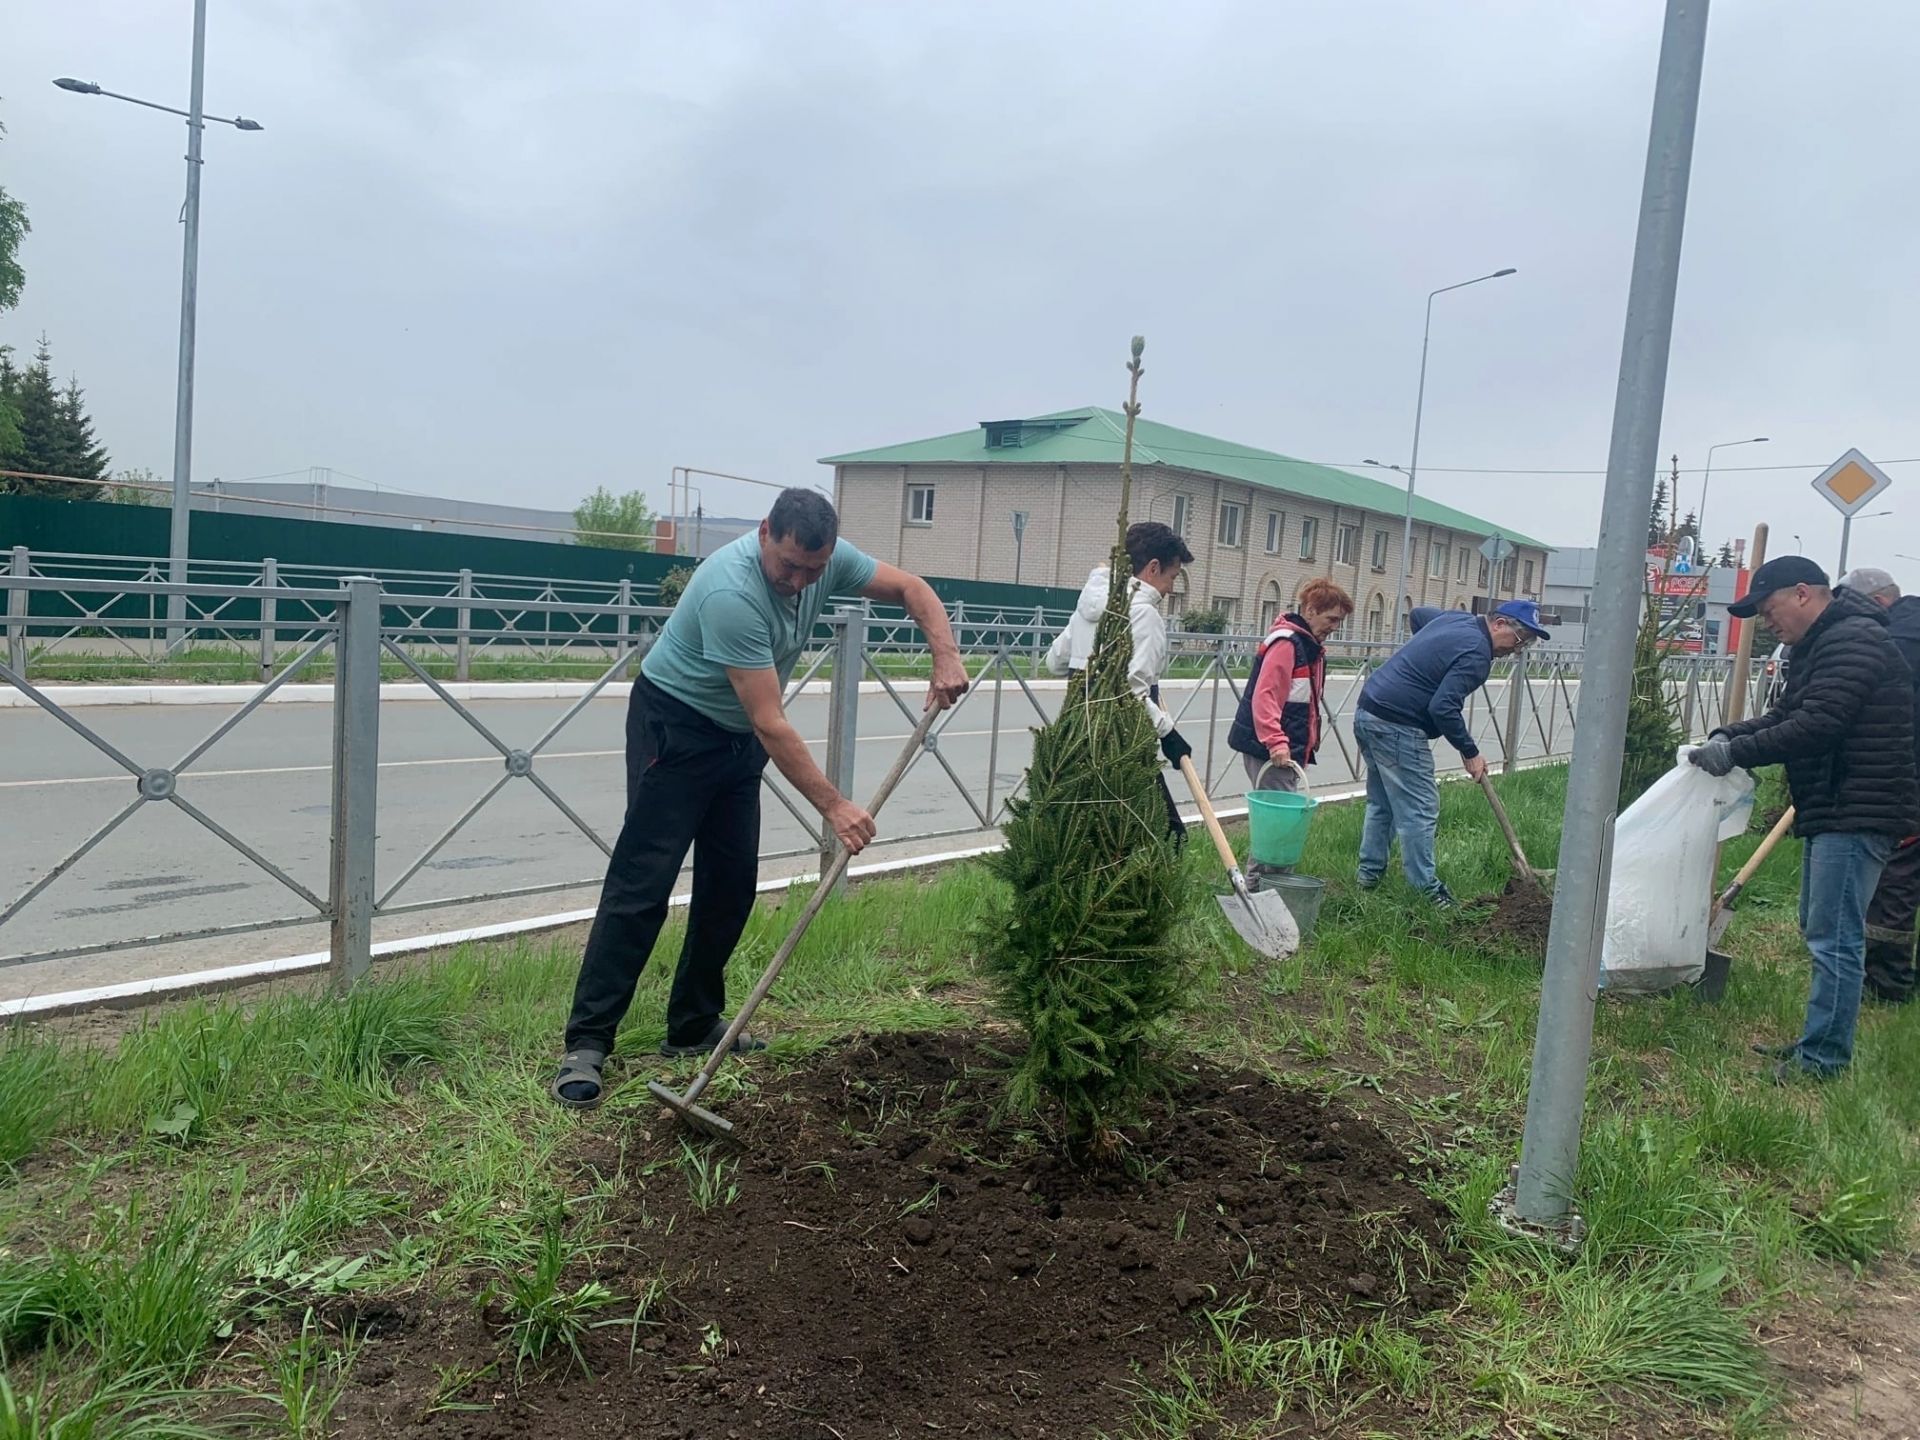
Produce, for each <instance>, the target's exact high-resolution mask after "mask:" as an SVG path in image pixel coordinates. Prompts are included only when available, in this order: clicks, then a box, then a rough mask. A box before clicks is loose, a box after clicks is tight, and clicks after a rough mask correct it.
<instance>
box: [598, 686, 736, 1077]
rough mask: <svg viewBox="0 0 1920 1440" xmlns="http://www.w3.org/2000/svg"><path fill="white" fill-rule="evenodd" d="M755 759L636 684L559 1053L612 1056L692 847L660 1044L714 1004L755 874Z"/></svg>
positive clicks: (709, 1023)
mask: <svg viewBox="0 0 1920 1440" xmlns="http://www.w3.org/2000/svg"><path fill="white" fill-rule="evenodd" d="M766 765H767V752H766V751H765V750H764V749H763V748H762V747H761V745H760V742H759V740H758V739H757V738H755V737H754V736H753V735H751V734H746V735H741V734H737V733H735V732H733V731H731V730H724V729H722V728H721V727H720V726H718V725H716V724H714V723H713V721H711V720H709V719H707V717H706V716H704V715H702V714H700V712H699V711H697V710H694V709H692V708H690V707H689V706H686V705H683V704H681V703H680V702H679V701H678V700H675V699H674V698H673V697H672V696H670V695H668V694H666V692H664V691H662V690H660V689H658V688H657V687H655V686H654V685H653V684H651V683H650V682H649V681H647V680H646V679H645V678H641V679H638V680H636V681H635V682H634V686H633V698H632V699H631V700H630V701H629V703H628V706H627V814H626V819H625V821H624V823H622V825H621V827H620V838H619V840H618V841H616V842H615V844H614V847H613V859H612V860H611V861H610V862H609V863H608V865H607V880H606V884H605V886H604V887H602V889H601V892H600V909H599V912H598V913H597V914H596V915H595V916H594V918H593V930H592V932H591V933H590V934H589V935H588V936H587V948H586V953H585V954H584V955H583V956H582V957H581V960H580V978H579V980H578V981H577V982H576V983H575V985H574V988H573V1012H572V1014H571V1015H569V1016H568V1017H567V1049H569V1050H573V1049H577V1048H579V1047H581V1046H593V1047H596V1048H598V1049H601V1050H608V1051H611V1050H612V1049H613V1037H614V1033H615V1032H616V1031H617V1030H618V1029H619V1028H620V1022H621V1020H622V1019H624V1018H625V1017H626V1013H627V1007H628V1006H629V1005H631V1004H632V1003H633V990H634V986H635V985H637V984H638V983H639V980H640V972H641V971H643V970H644V969H646V965H647V957H648V956H649V955H650V954H651V953H652V951H653V944H654V941H655V940H656V939H658V938H659V935H660V926H661V925H662V923H664V922H665V920H666V918H667V900H668V898H669V897H670V896H671V895H672V894H673V884H674V881H675V880H676V879H677V878H678V877H679V874H680V866H681V865H682V864H683V863H684V862H685V860H686V858H687V850H688V848H689V847H691V848H692V850H693V896H692V902H691V904H690V905H689V906H688V908H687V938H686V942H685V943H684V944H683V945H682V946H681V947H680V964H679V968H678V969H676V970H675V971H674V975H673V992H672V994H671V995H670V997H669V998H668V1000H667V1039H668V1041H669V1042H671V1043H673V1044H676V1045H693V1044H698V1043H699V1042H701V1041H702V1040H705V1039H706V1038H707V1036H708V1035H709V1034H710V1033H711V1032H712V1030H713V1027H714V1023H715V1022H716V1021H717V1020H719V1018H720V1014H721V1011H722V1010H723V1009H724V1008H725V1005H726V996H727V992H726V968H727V959H728V957H729V956H731V955H732V954H733V947H734V946H735V945H737V944H738V943H739V941H740V933H741V931H743V930H744V929H746V925H747V917H748V916H749V915H750V914H751V913H752V911H753V897H754V887H755V884H756V882H757V881H758V880H759V878H760V772H761V771H762V770H764V769H766Z"/></svg>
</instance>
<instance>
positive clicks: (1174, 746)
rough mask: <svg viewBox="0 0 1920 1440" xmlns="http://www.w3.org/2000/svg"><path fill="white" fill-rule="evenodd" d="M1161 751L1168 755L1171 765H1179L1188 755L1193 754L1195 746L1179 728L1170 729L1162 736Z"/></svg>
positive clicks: (1168, 761)
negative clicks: (1188, 741)
mask: <svg viewBox="0 0 1920 1440" xmlns="http://www.w3.org/2000/svg"><path fill="white" fill-rule="evenodd" d="M1160 753H1161V754H1162V755H1164V756H1166V757H1167V763H1168V764H1169V765H1178V764H1179V763H1180V762H1181V761H1182V760H1184V759H1186V758H1187V756H1189V755H1191V754H1193V746H1191V745H1189V744H1188V743H1187V741H1186V737H1185V736H1183V735H1181V733H1180V732H1179V731H1178V730H1169V731H1167V733H1166V734H1164V735H1162V736H1161V737H1160Z"/></svg>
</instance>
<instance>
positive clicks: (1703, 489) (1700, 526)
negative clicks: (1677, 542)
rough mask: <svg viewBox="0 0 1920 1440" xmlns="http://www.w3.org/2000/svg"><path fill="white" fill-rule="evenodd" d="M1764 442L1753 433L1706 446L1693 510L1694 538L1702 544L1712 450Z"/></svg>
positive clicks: (1710, 481)
mask: <svg viewBox="0 0 1920 1440" xmlns="http://www.w3.org/2000/svg"><path fill="white" fill-rule="evenodd" d="M1766 443H1767V437H1766V436H1765V435H1755V436H1754V437H1753V438H1752V439H1750V440H1722V441H1720V442H1719V443H1718V444H1715V445H1709V446H1707V473H1706V475H1705V477H1703V478H1702V479H1701V481H1700V508H1699V509H1698V510H1696V511H1694V512H1693V523H1694V526H1695V528H1696V530H1697V532H1698V533H1697V534H1696V535H1695V536H1694V538H1695V539H1696V540H1697V541H1699V543H1700V544H1701V545H1703V546H1704V545H1705V544H1706V543H1707V487H1708V486H1709V485H1711V484H1713V452H1714V451H1716V450H1726V449H1729V448H1730V447H1732V446H1735V445H1765V444H1766ZM1701 568H1702V569H1705V568H1706V567H1705V566H1702V567H1701Z"/></svg>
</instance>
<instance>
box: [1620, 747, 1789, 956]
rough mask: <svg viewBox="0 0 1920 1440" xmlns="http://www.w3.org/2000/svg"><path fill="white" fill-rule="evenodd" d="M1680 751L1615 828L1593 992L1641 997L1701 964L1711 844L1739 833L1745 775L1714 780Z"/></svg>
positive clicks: (1746, 794)
mask: <svg viewBox="0 0 1920 1440" xmlns="http://www.w3.org/2000/svg"><path fill="white" fill-rule="evenodd" d="M1692 749H1693V747H1692V746H1690V745H1683V746H1682V747H1681V748H1680V752H1679V755H1678V757H1677V760H1676V763H1675V765H1674V767H1673V769H1671V770H1669V771H1668V772H1667V773H1666V774H1665V775H1662V776H1661V777H1660V778H1659V779H1658V780H1656V781H1654V783H1653V785H1652V787H1651V788H1650V789H1649V790H1648V791H1647V793H1646V794H1644V795H1642V796H1641V797H1640V798H1639V799H1638V800H1636V801H1634V802H1633V804H1632V805H1630V806H1628V807H1627V813H1626V814H1624V815H1622V816H1621V817H1620V818H1619V819H1618V820H1616V821H1615V822H1614V827H1613V876H1612V880H1611V882H1610V883H1609V885H1608V887H1607V935H1606V941H1605V944H1604V945H1603V947H1602V949H1601V953H1600V988H1601V989H1603V990H1612V991H1616V992H1619V993H1623V994H1646V993H1649V992H1651V991H1656V990H1667V989H1671V988H1672V987H1673V986H1675V985H1691V984H1692V983H1693V982H1694V981H1696V980H1698V979H1699V978H1700V976H1701V974H1702V972H1703V971H1705V969H1706V964H1707V918H1708V912H1709V911H1710V910H1711V909H1712V904H1713V882H1714V873H1713V861H1714V854H1715V850H1716V847H1717V845H1718V844H1719V842H1721V841H1726V840H1732V839H1735V838H1737V837H1738V836H1740V835H1741V834H1743V833H1744V832H1745V831H1746V828H1747V820H1748V818H1749V817H1750V816H1751V815H1752V813H1753V777H1752V776H1751V775H1749V774H1748V773H1747V772H1746V771H1745V770H1734V771H1732V772H1731V773H1729V774H1726V775H1723V776H1720V777H1719V778H1717V779H1716V778H1715V777H1714V776H1712V775H1709V774H1707V772H1706V771H1704V770H1702V769H1701V768H1700V767H1699V766H1698V765H1694V764H1692V763H1690V762H1689V761H1688V759H1687V755H1688V753H1689V752H1690V751H1691V750H1692Z"/></svg>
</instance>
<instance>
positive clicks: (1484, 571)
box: [1480, 555, 1489, 590]
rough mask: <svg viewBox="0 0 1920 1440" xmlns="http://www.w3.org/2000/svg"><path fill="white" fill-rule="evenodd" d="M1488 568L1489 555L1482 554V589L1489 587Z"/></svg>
mask: <svg viewBox="0 0 1920 1440" xmlns="http://www.w3.org/2000/svg"><path fill="white" fill-rule="evenodd" d="M1488 568H1489V567H1488V565H1487V557H1486V556H1484V555H1482V556H1481V557H1480V588H1481V589H1482V590H1485V589H1486V588H1487V575H1488Z"/></svg>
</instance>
